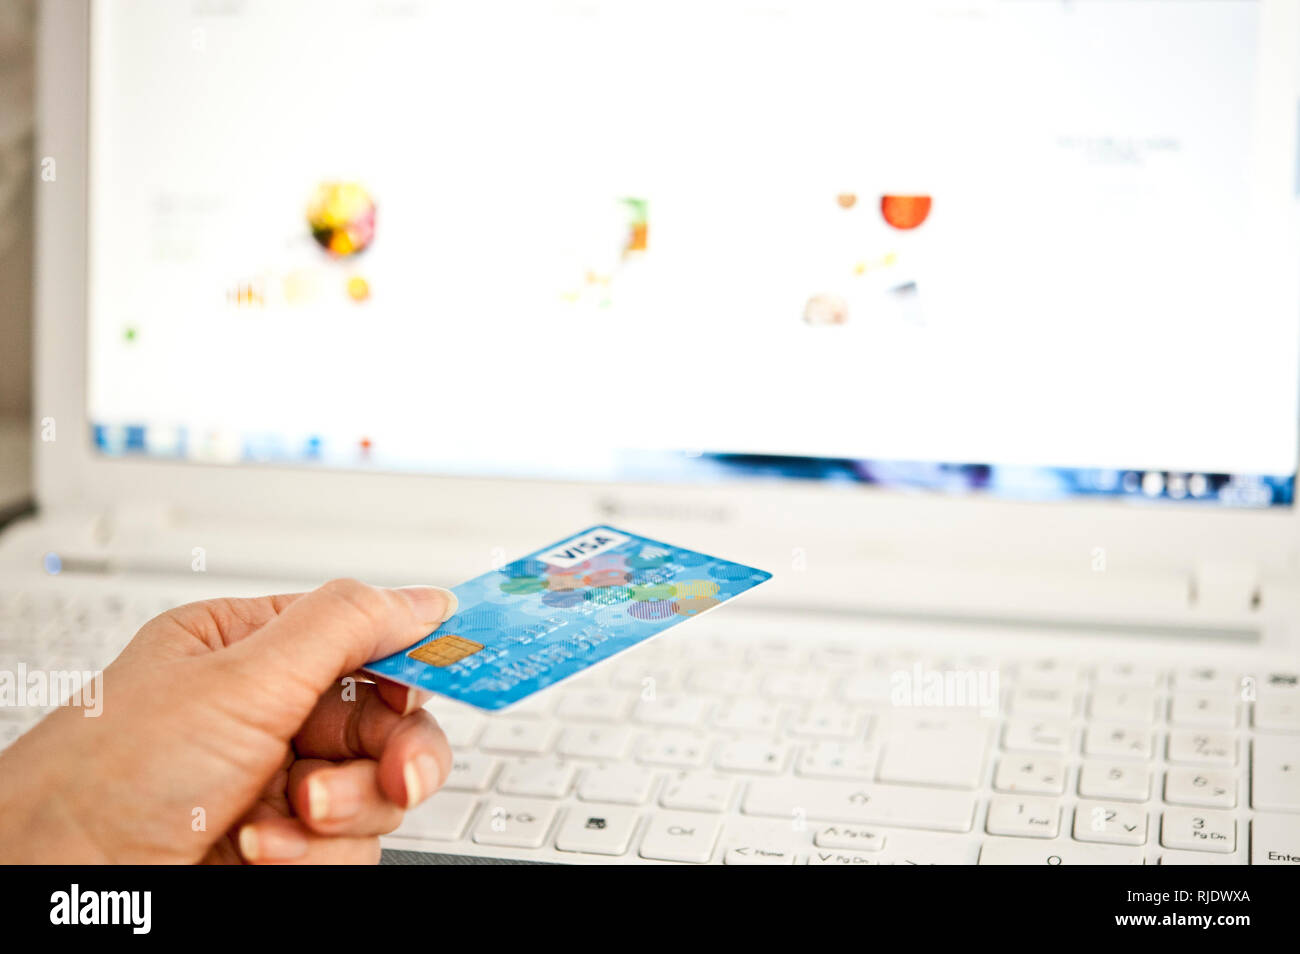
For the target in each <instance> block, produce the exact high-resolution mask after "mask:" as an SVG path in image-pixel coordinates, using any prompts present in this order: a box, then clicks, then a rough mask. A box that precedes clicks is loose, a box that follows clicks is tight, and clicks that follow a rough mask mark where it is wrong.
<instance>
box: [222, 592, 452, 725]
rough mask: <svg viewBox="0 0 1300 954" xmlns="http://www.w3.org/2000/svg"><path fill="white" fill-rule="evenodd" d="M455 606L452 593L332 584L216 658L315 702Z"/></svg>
mask: <svg viewBox="0 0 1300 954" xmlns="http://www.w3.org/2000/svg"><path fill="white" fill-rule="evenodd" d="M456 606H457V600H456V595H455V594H454V593H452V592H451V591H450V590H444V589H442V588H441V587H436V586H409V587H402V588H400V589H381V588H379V587H375V586H367V585H366V584H364V583H359V582H357V581H356V580H331V581H330V582H329V583H326V584H325V585H324V586H322V587H320V588H319V589H315V590H312V591H311V592H310V593H306V594H304V595H303V596H300V597H299V598H298V599H296V600H294V601H293V602H292V603H290V604H289V606H288V607H287V608H286V609H285V610H284V611H283V612H282V613H280V614H279V615H278V616H276V617H275V619H273V620H271V621H270V622H269V623H267V624H266V625H265V626H263V627H262V628H261V629H259V630H257V631H256V632H254V633H251V634H250V635H249V636H247V637H245V638H244V639H242V640H240V641H239V642H237V643H235V644H234V645H233V646H230V647H228V648H227V649H225V650H222V651H221V652H220V653H217V654H216V655H217V656H225V657H226V658H225V659H224V660H223V662H225V663H227V664H230V665H232V666H234V668H235V669H236V670H237V671H238V672H240V674H241V675H245V676H249V677H254V678H256V680H257V681H258V682H267V681H269V682H270V683H271V684H272V685H280V686H282V687H284V688H285V689H288V688H290V687H294V686H297V687H305V688H306V689H308V690H309V691H310V700H311V703H312V704H313V705H314V704H315V700H316V698H317V697H319V696H320V695H321V694H322V693H324V692H325V690H327V689H328V688H329V687H330V686H331V685H333V684H334V682H335V681H336V680H337V679H338V678H339V677H340V676H344V675H347V674H348V673H350V672H353V671H354V670H356V669H359V668H360V667H361V666H364V665H365V664H366V663H368V662H370V661H372V660H375V659H380V658H382V657H384V656H387V655H389V654H390V653H395V652H397V651H398V650H400V649H404V648H406V647H407V646H410V645H411V644H412V643H414V642H416V641H417V640H419V639H420V638H422V637H424V636H427V635H428V634H429V633H431V632H433V631H434V630H435V629H437V628H438V627H439V626H440V625H442V623H443V622H444V621H445V620H446V619H448V618H449V617H450V616H451V615H452V613H454V612H455V611H456Z"/></svg>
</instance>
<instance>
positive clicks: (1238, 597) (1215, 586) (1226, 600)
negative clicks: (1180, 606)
mask: <svg viewBox="0 0 1300 954" xmlns="http://www.w3.org/2000/svg"><path fill="white" fill-rule="evenodd" d="M1187 599H1188V603H1189V604H1190V605H1191V606H1192V608H1193V609H1195V610H1196V611H1197V612H1200V613H1233V614H1236V613H1256V612H1259V611H1260V609H1262V607H1263V602H1264V599H1263V587H1262V585H1261V583H1260V574H1259V568H1258V567H1256V566H1254V565H1252V564H1249V563H1219V562H1202V563H1200V564H1198V565H1197V567H1196V569H1195V571H1194V572H1193V573H1192V576H1191V579H1190V580H1189V581H1188V588H1187Z"/></svg>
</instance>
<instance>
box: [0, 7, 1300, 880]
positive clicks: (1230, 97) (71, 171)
mask: <svg viewBox="0 0 1300 954" xmlns="http://www.w3.org/2000/svg"><path fill="white" fill-rule="evenodd" d="M40 54H41V63H40V80H41V83H40V93H39V96H40V101H39V118H40V140H39V145H38V156H39V157H40V159H41V164H40V169H39V174H40V176H41V181H40V182H39V183H38V185H37V195H38V203H39V222H38V233H37V249H38V273H37V280H38V289H37V302H38V310H39V313H38V327H37V368H38V393H37V395H36V397H35V402H34V406H35V419H36V420H35V422H34V430H35V432H36V435H37V436H36V441H35V446H34V456H35V461H36V487H37V496H38V504H39V512H38V513H37V515H36V516H35V517H34V518H31V519H28V520H25V521H22V522H20V523H17V524H15V525H13V526H11V527H9V528H8V529H7V530H6V531H5V532H4V533H3V535H0V564H2V565H3V566H4V568H5V569H4V577H3V579H4V583H3V592H0V620H2V621H3V626H0V640H2V641H0V660H3V664H4V665H5V666H6V667H12V666H16V665H17V664H18V663H19V662H24V663H25V664H27V665H29V666H31V665H42V666H46V667H53V668H68V669H79V670H81V669H96V668H101V667H102V666H104V665H105V664H106V663H107V662H108V661H109V660H110V659H111V658H112V657H113V655H114V654H115V653H116V652H117V650H118V649H119V648H120V647H121V646H122V645H123V644H124V643H125V641H126V640H127V639H129V637H130V635H131V634H132V633H133V632H134V630H135V628H136V627H137V626H138V625H139V624H140V623H141V622H143V621H144V620H145V619H147V618H148V617H150V616H151V615H153V614H155V613H156V612H157V611H159V610H160V609H161V608H163V607H164V606H168V605H173V604H175V603H177V602H182V601H187V600H191V599H195V598H200V597H205V596H211V595H219V594H245V593H262V592H268V591H275V590H279V589H282V588H289V587H294V588H297V587H302V586H311V585H314V584H316V583H319V582H321V581H323V580H325V579H327V578H329V577H331V576H338V575H349V576H356V577H359V578H363V579H366V580H369V581H372V582H376V583H387V584H405V583H416V582H430V583H439V584H453V583H457V582H460V581H461V580H465V579H468V578H470V577H472V576H475V575H477V574H478V573H480V572H483V571H484V570H485V569H487V568H488V567H489V566H490V565H492V564H493V563H494V561H500V560H501V559H510V558H513V557H514V556H517V555H520V554H523V553H527V552H530V551H531V550H534V549H536V548H537V547H538V546H541V545H543V544H545V543H547V542H549V541H551V540H554V539H559V538H561V537H563V536H564V535H565V534H567V533H569V532H570V531H573V530H577V529H580V528H582V527H584V526H588V525H590V524H592V523H595V522H610V523H615V524H616V525H619V526H624V527H627V528H629V529H633V530H635V531H636V532H639V533H644V534H647V535H651V536H654V537H656V538H659V539H665V540H669V541H672V542H674V543H680V544H681V545H683V546H688V547H692V548H697V549H703V550H706V551H708V552H714V553H718V554H720V555H722V556H725V557H727V558H730V559H735V560H738V561H743V562H745V563H747V564H750V565H754V566H758V567H762V568H763V569H766V570H770V571H772V572H773V573H774V574H775V576H774V579H773V580H772V581H771V582H770V583H768V584H765V585H764V586H762V587H760V588H758V589H757V590H756V591H755V592H754V593H753V594H751V595H749V596H747V597H746V599H744V600H741V601H738V602H737V604H736V605H734V606H730V607H727V608H725V609H723V610H721V611H720V612H718V613H716V614H711V615H710V616H709V617H708V618H707V619H704V620H700V621H697V622H691V623H689V624H688V625H684V626H681V627H679V628H678V629H676V630H674V631H673V632H672V633H671V634H667V635H665V636H664V637H663V638H661V639H659V640H656V641H652V642H650V643H649V644H647V645H646V646H644V647H642V648H639V649H637V650H635V651H633V652H631V653H629V654H627V655H625V656H624V657H622V659H621V660H620V661H619V662H618V663H615V664H612V665H611V667H607V668H603V669H597V670H595V671H594V672H593V673H592V674H591V675H590V676H584V677H578V678H575V679H574V680H572V681H570V682H566V683H564V684H563V685H560V686H557V687H555V688H553V689H550V690H548V691H547V692H544V693H542V694H541V695H539V696H538V697H537V698H536V700H535V701H533V702H531V703H529V704H527V705H525V706H522V707H521V708H520V709H519V710H517V711H515V710H512V711H510V712H508V713H505V714H501V715H492V716H487V715H483V714H481V713H478V712H476V711H472V710H469V709H466V708H462V707H458V706H456V705H453V704H451V703H449V702H447V703H443V702H434V703H433V704H432V705H431V707H430V708H431V709H432V711H434V712H435V713H436V714H437V715H438V717H439V718H440V720H441V721H442V723H443V725H444V727H445V728H446V730H447V732H448V734H449V736H450V738H451V740H452V742H453V746H454V749H455V752H456V766H455V769H454V771H453V773H452V777H451V779H450V780H449V782H448V784H447V786H446V789H445V790H444V791H443V792H441V793H440V794H439V795H438V796H436V797H435V798H434V799H432V800H431V801H430V802H429V804H428V805H427V806H425V807H422V808H421V809H420V810H419V811H417V812H415V813H413V814H412V815H411V816H410V817H409V818H408V820H407V822H406V824H405V825H404V827H403V828H402V829H401V830H400V831H399V832H397V833H395V834H394V835H393V836H391V837H390V838H388V839H387V847H388V849H389V851H388V853H387V856H386V857H387V858H388V859H389V860H393V861H431V860H432V861H437V860H446V859H448V858H449V857H455V858H460V859H463V858H465V857H472V858H477V859H509V860H516V861H529V860H532V861H550V862H569V863H615V864H632V863H673V862H678V863H681V862H686V863H692V862H693V863H728V864H751V863H776V864H791V863H793V864H838V865H857V864H868V865H869V864H908V863H971V864H973V863H985V864H997V863H1024V864H1061V863H1065V864H1076V863H1085V864H1086V863H1095V864H1142V863H1145V864H1159V863H1163V864H1183V863H1191V864H1212V863H1234V864H1246V863H1256V864H1260V863H1262V864H1295V863H1297V861H1298V860H1300V689H1298V688H1297V685H1296V683H1297V671H1298V670H1300V634H1298V633H1297V622H1300V604H1298V602H1297V599H1296V592H1297V583H1300V579H1298V577H1297V567H1298V564H1297V557H1298V556H1300V553H1298V551H1300V532H1298V531H1300V524H1298V523H1297V517H1296V507H1295V490H1296V482H1295V478H1296V461H1297V432H1298V429H1297V383H1298V382H1300V336H1298V334H1297V331H1298V330H1300V275H1298V273H1297V272H1298V270H1297V265H1296V263H1297V262H1298V261H1300V248H1297V245H1298V244H1300V243H1298V242H1297V236H1298V235H1300V231H1298V230H1297V225H1298V224H1300V223H1298V222H1297V215H1296V213H1297V191H1298V190H1300V156H1298V154H1297V137H1298V135H1300V126H1298V122H1297V120H1298V114H1297V108H1296V104H1297V102H1300V8H1297V6H1296V5H1295V4H1294V3H1291V2H1287V0H1277V2H1274V0H1259V2H1205V3H1195V4H1192V3H1186V4H1184V3H1176V4H1175V3H1161V2H1154V3H1146V2H1131V3H1124V4H1115V3H1107V2H1086V0H1078V2H1071V3H1029V4H1021V3H997V2H979V0H964V2H958V0H945V2H928V3H918V2H907V3H878V4H838V3H805V2H801V3H793V2H784V0H755V2H735V3H703V4H680V5H679V4H663V3H654V4H649V3H647V4H634V3H613V2H601V0H571V2H565V0H557V2H555V3H548V4H535V3H518V4H507V3H458V2H427V3H426V2H417V0H391V2H387V0H386V2H365V3H362V2H358V3H352V4H342V3H341V4H333V3H331V4H323V3H318V2H309V0H275V2H270V0H266V2H257V3H252V2H242V0H189V2H185V3H176V2H172V0H130V2H128V0H120V2H91V3H89V4H87V3H83V2H51V3H47V4H45V5H44V6H43V9H42V37H41V42H40ZM972 677H973V678H977V679H979V680H985V682H984V683H982V684H989V683H988V680H990V679H996V686H997V696H996V704H995V705H992V706H980V707H973V706H970V705H958V704H954V699H953V698H952V697H951V694H950V693H945V689H949V688H951V687H952V686H954V685H955V684H957V682H960V681H961V680H962V679H969V678H972ZM900 689H906V690H910V691H911V694H910V695H909V694H907V693H904V694H903V695H902V696H900V694H899V693H900ZM40 715H41V713H40V712H39V711H32V710H14V709H0V741H3V742H6V743H7V742H8V741H11V740H12V739H13V738H14V737H16V736H17V734H19V733H20V732H22V731H23V730H24V729H25V728H27V727H29V726H30V725H31V724H32V723H33V722H34V721H35V720H36V719H38V718H39V717H40Z"/></svg>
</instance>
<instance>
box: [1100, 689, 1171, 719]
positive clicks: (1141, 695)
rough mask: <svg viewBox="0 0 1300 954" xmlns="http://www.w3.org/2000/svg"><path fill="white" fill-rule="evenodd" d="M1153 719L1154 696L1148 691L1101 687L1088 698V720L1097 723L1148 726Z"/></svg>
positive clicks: (1154, 710)
mask: <svg viewBox="0 0 1300 954" xmlns="http://www.w3.org/2000/svg"><path fill="white" fill-rule="evenodd" d="M1155 717H1156V694H1155V693H1154V692H1152V691H1151V690H1150V689H1130V688H1119V687H1102V688H1098V689H1094V690H1093V691H1092V695H1091V696H1090V697H1089V698H1088V718H1090V719H1096V720H1097V721H1099V722H1134V723H1138V724H1146V725H1149V724H1150V723H1152V722H1154V721H1155Z"/></svg>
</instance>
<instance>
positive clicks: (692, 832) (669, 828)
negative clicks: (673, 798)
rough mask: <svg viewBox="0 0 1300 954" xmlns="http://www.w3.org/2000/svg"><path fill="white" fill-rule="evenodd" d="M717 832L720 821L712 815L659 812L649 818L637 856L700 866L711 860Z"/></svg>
mask: <svg viewBox="0 0 1300 954" xmlns="http://www.w3.org/2000/svg"><path fill="white" fill-rule="evenodd" d="M721 832H722V822H721V821H719V820H718V817H717V816H716V815H699V814H695V813H688V812H659V813H658V814H656V815H654V816H652V817H651V819H650V824H649V826H648V827H647V829H646V833H645V837H644V838H643V839H641V857H642V858H651V859H654V860H656V861H689V862H694V863H696V864H704V863H705V862H706V861H708V860H709V859H710V858H711V857H713V846H714V845H715V844H717V841H718V835H719V834H721Z"/></svg>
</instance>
